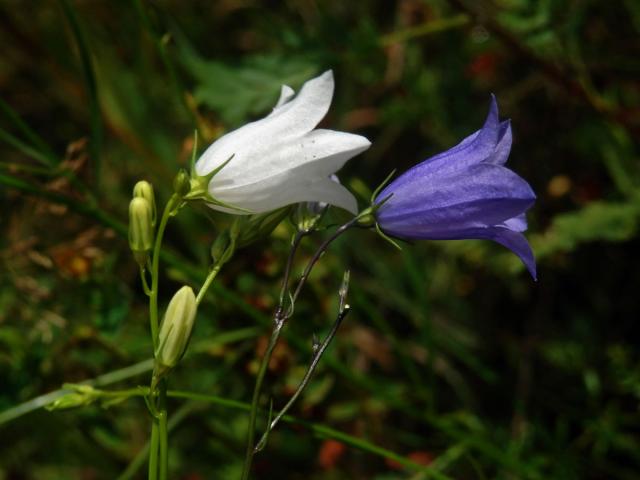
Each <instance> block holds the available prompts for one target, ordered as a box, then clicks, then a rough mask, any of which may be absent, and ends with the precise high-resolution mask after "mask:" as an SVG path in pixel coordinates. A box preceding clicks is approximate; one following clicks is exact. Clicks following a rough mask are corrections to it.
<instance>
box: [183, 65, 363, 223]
mask: <svg viewBox="0 0 640 480" xmlns="http://www.w3.org/2000/svg"><path fill="white" fill-rule="evenodd" d="M333 89H334V82H333V73H332V72H331V71H330V70H329V71H327V72H325V73H323V74H322V75H320V76H319V77H316V78H314V79H311V80H309V81H307V82H306V83H305V84H304V85H303V86H302V89H301V90H300V92H299V93H298V95H297V96H295V98H294V95H295V92H294V91H293V89H291V88H290V87H288V86H286V85H285V86H283V87H282V91H281V95H280V100H279V101H278V103H277V104H276V106H275V108H274V109H273V111H272V112H271V114H269V115H268V116H267V117H265V118H263V119H261V120H257V121H255V122H252V123H249V124H247V125H245V126H243V127H241V128H239V129H237V130H234V131H232V132H230V133H228V134H226V135H224V136H222V137H221V138H220V139H218V140H217V141H216V142H214V143H213V144H212V145H210V146H209V148H207V150H206V151H205V152H204V153H203V154H202V156H201V157H200V158H199V159H198V161H197V162H196V164H195V173H196V174H197V175H199V176H200V177H201V178H203V177H206V176H207V175H210V174H211V173H212V172H214V171H216V169H219V170H218V171H217V172H216V173H215V174H214V175H213V176H212V177H211V179H210V180H208V187H207V190H208V193H209V195H210V196H211V197H212V198H213V199H214V200H215V201H217V202H219V203H216V202H210V204H209V205H210V206H211V207H212V208H214V209H217V210H221V211H225V212H228V213H235V214H242V213H262V212H268V211H270V210H275V209H277V208H279V207H283V206H285V205H289V204H293V203H298V202H308V201H313V202H326V203H328V204H331V205H336V206H338V207H341V208H344V209H345V210H348V211H349V212H351V213H354V214H355V213H357V203H356V199H355V198H354V196H353V195H352V194H351V193H350V192H349V191H348V190H347V189H346V188H345V187H343V186H342V185H340V184H339V183H336V182H334V181H332V180H331V178H330V176H331V175H332V174H333V173H335V172H336V171H338V170H339V169H340V168H341V167H342V166H343V165H344V164H345V162H346V161H347V160H349V159H350V158H352V157H354V156H355V155H357V154H359V153H360V152H362V151H364V150H366V149H367V148H369V146H370V145H371V143H370V142H369V140H367V139H366V138H365V137H362V136H360V135H354V134H350V133H345V132H337V131H333V130H324V129H315V127H316V126H317V125H318V123H319V122H320V121H321V120H322V118H323V117H324V116H325V115H326V113H327V111H328V110H329V106H330V104H331V98H332V96H333Z"/></svg>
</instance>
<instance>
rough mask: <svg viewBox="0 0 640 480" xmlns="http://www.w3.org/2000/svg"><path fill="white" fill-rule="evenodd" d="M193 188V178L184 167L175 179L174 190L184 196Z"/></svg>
mask: <svg viewBox="0 0 640 480" xmlns="http://www.w3.org/2000/svg"><path fill="white" fill-rule="evenodd" d="M190 190H191V179H190V178H189V174H188V173H187V171H186V170H185V169H183V168H181V169H180V171H178V174H177V175H176V176H175V178H174V179H173V191H174V192H175V193H176V195H178V196H179V197H180V198H183V197H184V196H185V195H187V194H188V193H189V191H190Z"/></svg>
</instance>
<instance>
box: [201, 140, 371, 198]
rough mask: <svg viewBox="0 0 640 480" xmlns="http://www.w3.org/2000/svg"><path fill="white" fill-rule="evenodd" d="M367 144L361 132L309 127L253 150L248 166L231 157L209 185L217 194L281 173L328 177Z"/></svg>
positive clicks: (366, 146) (368, 144) (260, 181)
mask: <svg viewBox="0 0 640 480" xmlns="http://www.w3.org/2000/svg"><path fill="white" fill-rule="evenodd" d="M370 145H371V142H369V140H367V139H366V138H365V137H363V136H361V135H354V134H352V133H346V132H337V131H333V130H313V131H311V132H309V133H308V134H306V135H304V136H303V137H301V138H298V139H295V140H290V141H286V142H284V143H282V144H274V145H271V146H270V147H271V148H270V149H269V150H264V151H258V150H254V151H253V152H252V155H253V156H256V157H259V158H260V159H261V160H260V162H259V163H258V162H256V163H258V165H256V166H255V167H253V168H251V169H247V168H246V166H245V165H243V164H240V163H239V161H238V160H237V159H236V157H234V158H233V159H232V160H231V161H230V162H229V163H228V164H227V166H225V167H224V168H223V169H222V170H221V171H220V172H219V173H218V174H217V175H216V176H215V177H213V179H211V184H210V186H209V187H210V190H211V191H215V192H218V194H220V193H221V192H222V191H226V190H231V189H238V188H240V187H246V186H250V185H255V184H257V183H262V182H265V181H267V180H269V179H270V178H272V177H277V176H280V175H281V174H283V173H286V174H287V175H288V176H290V177H293V176H295V177H307V178H315V177H328V176H330V175H331V174H332V173H335V172H336V171H338V170H339V169H340V168H342V166H343V165H344V164H345V163H346V161H347V160H349V159H350V158H352V157H354V156H356V155H358V154H359V153H361V152H363V151H364V150H366V149H367V148H369V146H370ZM240 168H242V169H243V170H245V171H244V172H243V174H242V175H241V176H240V175H237V174H236V171H237V170H239V169H240Z"/></svg>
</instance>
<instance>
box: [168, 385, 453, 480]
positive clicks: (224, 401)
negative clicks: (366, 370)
mask: <svg viewBox="0 0 640 480" xmlns="http://www.w3.org/2000/svg"><path fill="white" fill-rule="evenodd" d="M168 396H169V397H171V398H182V399H190V400H198V401H202V402H207V403H211V404H213V405H219V406H221V407H224V408H230V409H234V410H243V411H250V410H251V405H248V404H246V403H244V402H239V401H237V400H231V399H228V398H223V397H218V396H216V395H205V394H199V393H193V392H184V391H180V390H169V392H168ZM282 421H284V422H287V423H291V424H295V425H300V426H303V427H305V428H307V429H309V430H310V431H311V432H313V433H314V435H316V436H318V437H320V438H331V439H335V440H339V441H340V442H342V443H344V444H345V445H348V446H351V447H354V448H356V449H358V450H361V451H363V452H367V453H370V454H372V455H375V456H378V457H381V458H386V459H389V460H394V461H396V462H398V463H399V464H401V465H403V466H405V467H407V468H408V469H411V470H413V471H418V472H424V473H426V474H427V475H428V476H431V477H433V478H439V479H441V480H445V479H447V480H450V477H448V476H446V475H445V474H443V473H440V472H437V471H435V470H434V469H433V468H431V467H429V466H425V465H420V464H418V463H416V462H414V461H412V460H410V459H409V458H407V457H403V456H402V455H399V454H397V453H395V452H392V451H390V450H387V449H385V448H383V447H380V446H378V445H375V444H373V443H371V442H369V441H368V440H366V439H363V438H358V437H354V436H352V435H349V434H347V433H344V432H341V431H339V430H335V429H333V428H331V427H327V426H325V425H322V424H319V423H313V422H309V421H306V420H301V419H299V418H295V417H292V416H291V415H284V416H283V417H282Z"/></svg>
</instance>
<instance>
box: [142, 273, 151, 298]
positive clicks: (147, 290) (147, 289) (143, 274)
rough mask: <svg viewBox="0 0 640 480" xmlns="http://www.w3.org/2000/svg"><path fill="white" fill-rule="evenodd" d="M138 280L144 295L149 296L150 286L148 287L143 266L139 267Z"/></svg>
mask: <svg viewBox="0 0 640 480" xmlns="http://www.w3.org/2000/svg"><path fill="white" fill-rule="evenodd" d="M140 280H141V281H142V289H143V290H144V293H145V295H147V296H148V297H150V296H151V288H149V282H147V274H146V270H145V269H144V268H143V267H140Z"/></svg>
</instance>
